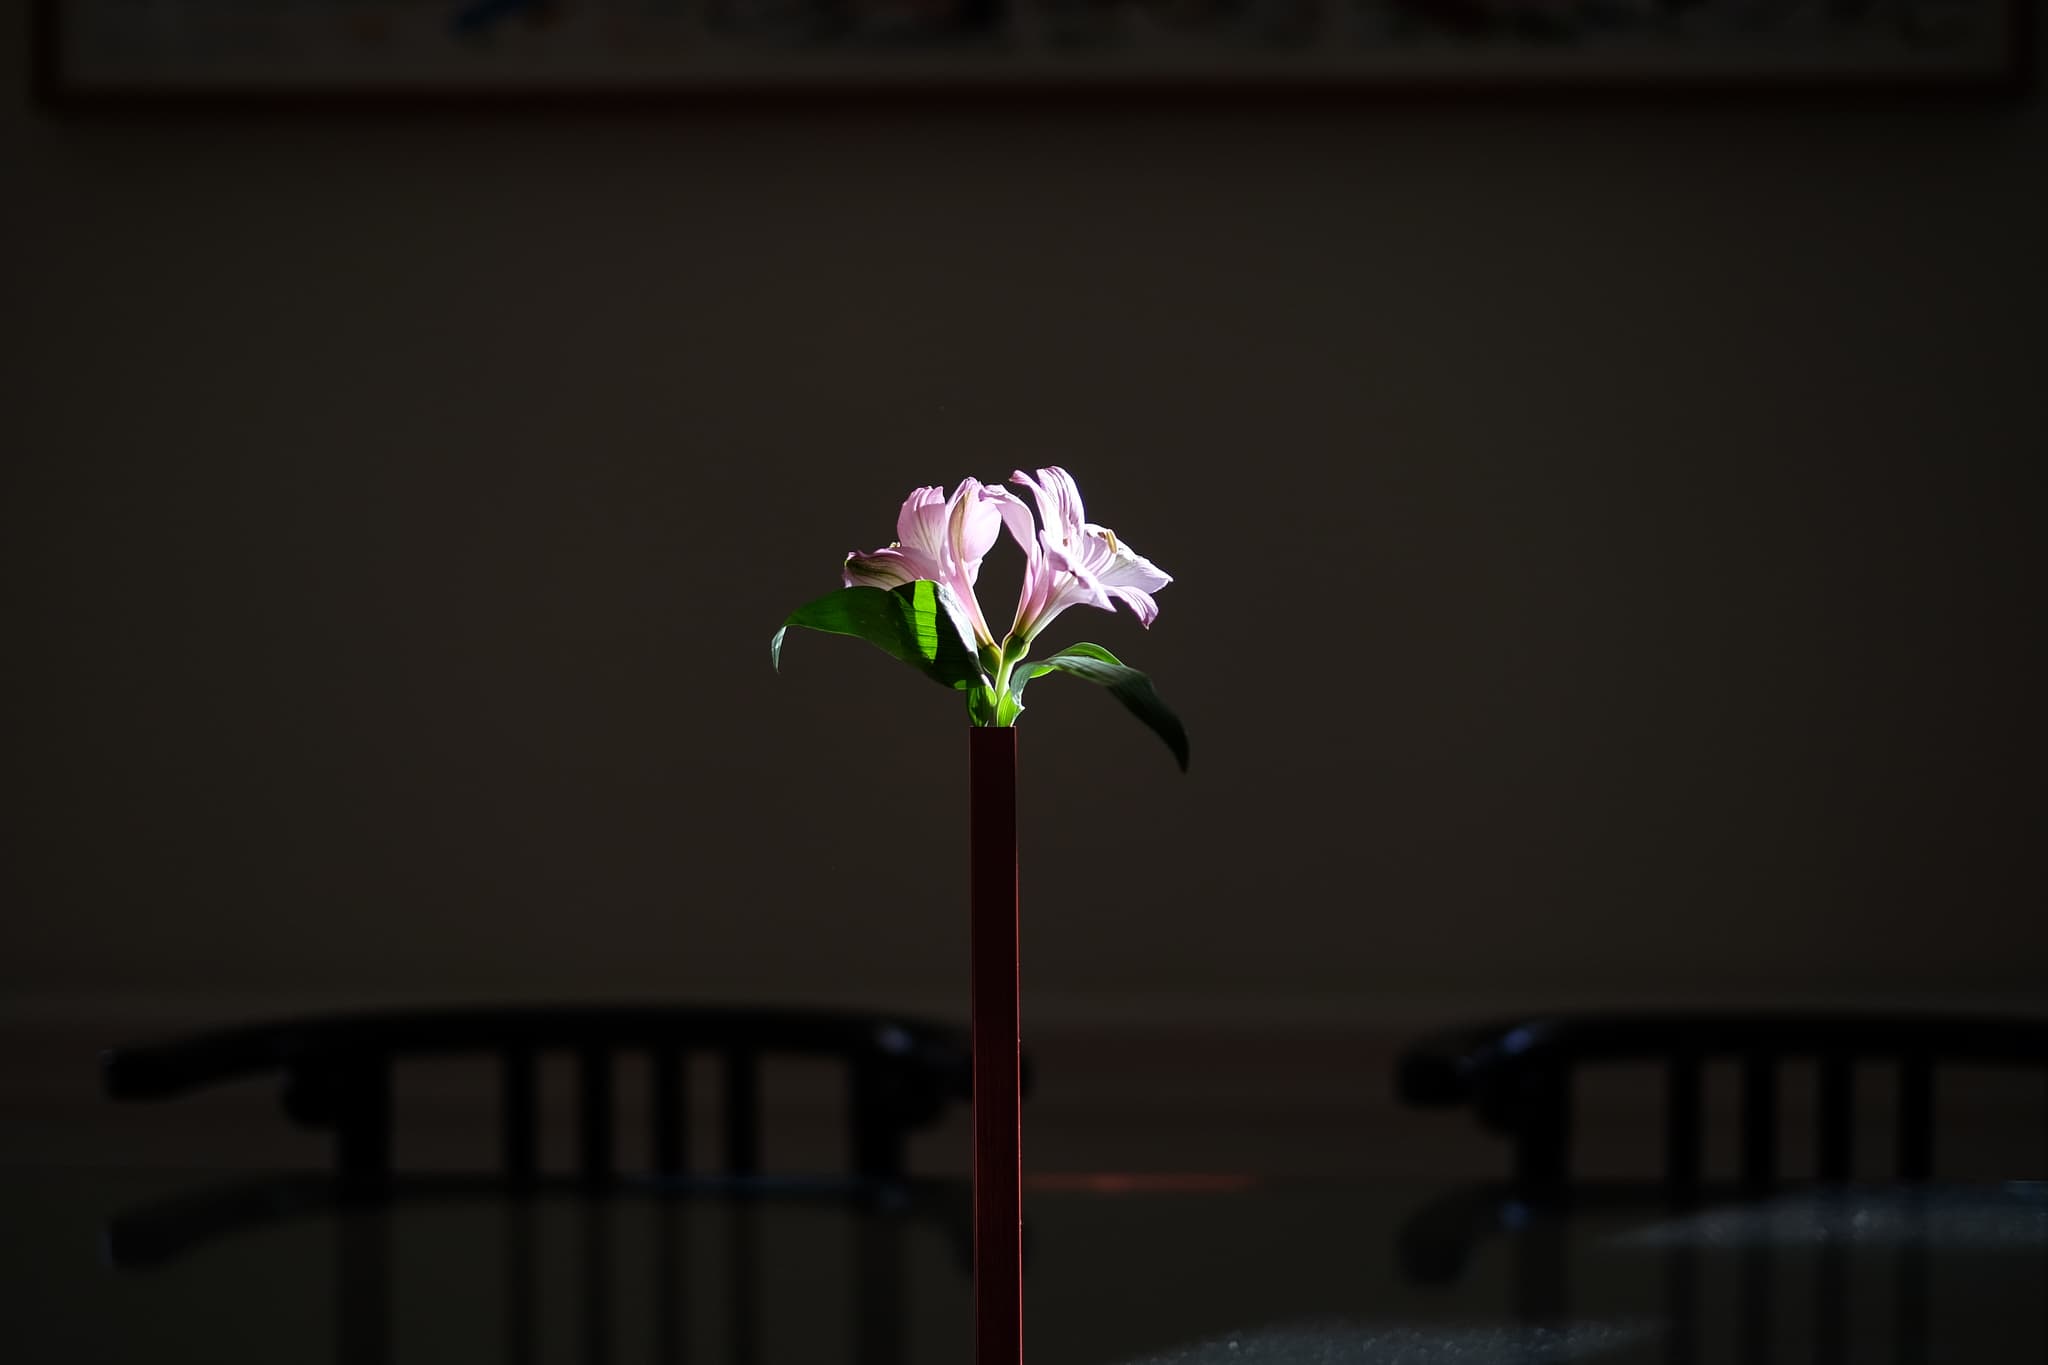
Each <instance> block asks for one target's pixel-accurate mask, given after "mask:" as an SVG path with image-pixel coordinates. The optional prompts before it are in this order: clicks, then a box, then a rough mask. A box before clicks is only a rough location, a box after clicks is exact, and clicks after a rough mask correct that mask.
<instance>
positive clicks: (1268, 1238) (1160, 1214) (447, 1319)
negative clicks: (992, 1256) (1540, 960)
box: [0, 1170, 2048, 1365]
mask: <svg viewBox="0 0 2048 1365" xmlns="http://www.w3.org/2000/svg"><path fill="white" fill-rule="evenodd" d="M0 1195H4V1200H5V1207H6V1208H8V1209H9V1210H10V1217H9V1219H8V1221H7V1224H6V1226H7V1233H6V1245H7V1247H8V1254H7V1257H6V1262H5V1269H6V1275H7V1282H8V1284H9V1287H10V1293H9V1296H8V1299H9V1308H8V1314H9V1318H10V1324H9V1333H8V1335H9V1339H10V1340H11V1341H14V1342H17V1343H19V1342H26V1343H28V1345H29V1348H30V1349H29V1350H28V1351H27V1353H26V1355H25V1356H23V1357H18V1358H25V1359H29V1360H40V1359H45V1358H49V1359H60V1358H61V1359H65V1360H95V1361H98V1360H105V1361H124V1360H148V1361H151V1362H163V1361H183V1360H195V1361H197V1360H205V1361H209V1362H223V1363H225V1365H232V1362H236V1361H240V1360H266V1361H269V1360H280V1359H289V1360H315V1361H319V1360H331V1361H336V1362H345V1363H347V1365H355V1363H357V1362H385V1361H405V1360H464V1361H497V1360H502V1361H508V1362H542V1361H584V1362H613V1361H617V1362H651V1361H658V1362H671V1361H675V1362H680V1361H691V1362H729V1363H730V1365H752V1363H753V1362H780V1361H792V1362H799V1361H800V1362H817V1363H818V1365H831V1363H833V1362H859V1363H860V1365H885V1363H887V1365H910V1363H911V1362H918V1363H922V1362H942V1361H943V1362H957V1361H959V1360H960V1359H961V1356H962V1353H963V1351H964V1350H965V1349H966V1344H967V1343H968V1342H969V1341H970V1340H971V1336H970V1323H969V1315H970V1312H971V1302H970V1298H969V1293H968V1290H969V1265H968V1257H969V1255H970V1243H969V1241H968V1239H967V1229H968V1227H969V1224H968V1221H967V1218H966V1211H967V1209H966V1202H965V1201H966V1191H965V1189H964V1187H962V1186H960V1185H958V1184H952V1183H913V1184H910V1185H908V1186H905V1187H904V1189H903V1190H902V1191H901V1193H900V1195H898V1196H894V1197H887V1198H875V1197H869V1196H859V1195H855V1194H852V1193H849V1192H847V1191H844V1190H840V1189H835V1188H833V1187H831V1186H829V1185H813V1186H797V1185H770V1184H759V1183H756V1184H751V1185H736V1184H731V1183H727V1184H723V1185H711V1184H703V1185H687V1186H686V1185H672V1186H666V1187H661V1186H652V1185H650V1186H639V1187H636V1186H630V1185H628V1186H621V1187H619V1188H617V1189H615V1190H613V1191H612V1192H610V1193H606V1194H592V1193H589V1192H587V1191H585V1190H581V1189H579V1188H578V1187H576V1186H574V1185H573V1184H564V1185H562V1186H560V1187H552V1186H547V1185H542V1186H541V1187H539V1188H537V1189H535V1190H533V1191H531V1192H529V1193H526V1194H523V1195H521V1196H518V1197H512V1196H508V1195H506V1194H505V1193H504V1192H503V1190H502V1189H494V1188H492V1187H491V1186H489V1185H486V1184H482V1183H475V1182H460V1181H449V1180H417V1181H402V1182H400V1183H399V1185H398V1186H397V1187H396V1188H395V1189H394V1191H393V1192H392V1194H391V1196H390V1197H389V1198H385V1199H378V1200H366V1199H362V1198H356V1197H349V1196H347V1195H346V1194H345V1193H344V1192H343V1191H342V1190H341V1189H340V1187H337V1186H335V1185H334V1184H332V1183H331V1182H329V1181H328V1180H326V1179H325V1178H305V1179H278V1180H270V1181H256V1182H250V1181H242V1182H233V1181H229V1182H224V1183H223V1182H219V1181H211V1180H208V1179H206V1178H205V1177H203V1176H191V1175H178V1174H174V1173H160V1172H159V1173H146V1172H137V1171H107V1170H99V1171H87V1170H74V1171H61V1170H40V1171H38V1170H9V1171H0ZM1026 1216H1027V1220H1028V1224H1029V1234H1030V1247H1029V1264H1028V1266H1027V1280H1028V1284H1029V1293H1028V1297H1027V1311H1028V1314H1029V1318H1028V1322H1027V1340H1028V1342H1029V1349H1030V1352H1031V1356H1032V1358H1033V1359H1034V1360H1037V1361H1043V1362H1062V1363H1064V1362H1072V1363H1073V1365H1090V1363H1091V1362H1094V1363H1096V1365H1127V1363H1135V1362H1147V1363H1148V1365H1167V1362H1173V1363H1174V1365H1200V1363H1201V1362H1208V1361H1219V1362H1220V1361H1231V1362H1244V1361H1254V1362H1274V1363H1276V1365H1277V1363H1278V1362H1304V1363H1306V1362H1325V1361H1346V1362H1354V1361H1355V1362H1379V1361H1395V1360H1400V1361H1404V1362H1409V1365H1426V1363H1427V1362H1439V1361H1441V1362H1450V1361H1457V1362H1462V1363H1464V1365H1489V1363H1490V1362H1509V1361H1513V1362H1547V1361H1578V1360H1600V1361H1659V1362H1723V1361H1725V1362H1742V1365H1752V1363H1753V1362H1792V1361H1816V1362H1835V1361H1841V1362H1851V1361H1854V1362H1864V1361H1874V1362H1900V1363H1904V1362H1922V1361H1924V1362H1933V1361H1971V1362H1978V1361H2006V1360H2011V1361H2029V1362H2035V1361H2040V1360H2043V1359H2044V1358H2048V1187H2043V1186H2040V1185H2032V1184H2013V1185H2004V1186H1986V1187H1967V1188H1958V1187H1934V1188H1930V1189H1925V1190H1920V1191H1903V1190H1898V1189H1878V1188H1871V1189H1859V1188H1826V1187H1823V1188H1817V1189H1810V1190H1805V1191H1793V1192H1787V1193H1784V1194H1782V1195H1778V1196H1774V1197H1770V1198H1766V1199H1747V1198H1743V1197H1741V1196H1739V1195H1736V1194H1733V1193H1730V1192H1716V1191H1705V1192H1703V1193H1702V1197H1701V1198H1699V1199H1698V1200H1697V1201H1696V1202H1693V1203H1691V1204H1689V1205H1688V1206H1686V1207H1673V1206H1671V1205H1670V1204H1668V1203H1666V1202H1664V1201H1663V1200H1662V1199H1661V1198H1660V1197H1657V1196H1654V1195H1653V1194H1651V1193H1650V1192H1647V1191H1631V1190H1628V1189H1625V1188H1618V1187H1610V1188H1606V1189H1589V1190H1587V1191H1584V1192H1583V1193H1582V1194H1581V1195H1579V1196H1578V1197H1575V1198H1574V1199H1573V1200H1571V1201H1569V1202H1566V1203H1561V1204H1558V1205H1556V1206H1551V1207H1545V1208H1535V1207H1530V1206H1527V1205H1522V1204H1518V1203H1516V1202H1515V1201H1514V1200H1513V1199H1511V1198H1506V1197H1502V1196H1501V1193H1500V1192H1499V1191H1497V1190H1496V1191H1489V1190H1482V1189H1467V1190H1463V1191H1444V1190H1431V1189H1427V1188H1403V1187H1400V1186H1393V1185H1384V1184H1379V1185H1374V1184H1355V1185H1309V1184H1290V1183H1288V1182H1285V1181H1263V1180H1252V1179H1248V1178H1242V1177H1229V1176H1208V1177H1186V1176H1182V1177H1172V1176H1165V1177H1160V1176H1153V1177H1113V1176H1082V1177H1067V1178H1046V1179H1042V1180H1040V1181H1039V1182H1037V1184H1036V1185H1035V1187H1034V1188H1032V1190H1031V1191H1030V1193H1029V1195H1028V1198H1027V1211H1026ZM96 1242H97V1243H98V1246H97V1248H95V1243H96Z"/></svg>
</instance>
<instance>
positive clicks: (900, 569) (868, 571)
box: [839, 547, 923, 588]
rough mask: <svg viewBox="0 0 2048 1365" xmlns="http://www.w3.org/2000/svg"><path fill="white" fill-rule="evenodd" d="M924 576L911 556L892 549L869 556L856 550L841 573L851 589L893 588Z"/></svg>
mask: <svg viewBox="0 0 2048 1365" xmlns="http://www.w3.org/2000/svg"><path fill="white" fill-rule="evenodd" d="M922 576H923V575H921V574H919V573H918V572H917V570H916V566H915V565H913V564H912V563H911V559H910V556H908V555H906V554H904V553H903V551H901V550H899V549H895V548H893V547H892V548H890V549H886V550H877V551H875V552H874V553H873V554H866V555H864V554H862V553H861V552H860V551H858V550H855V551H854V552H853V553H852V554H850V555H848V556H847V557H846V563H845V564H844V565H842V566H841V567H840V571H839V577H840V579H841V581H842V582H843V583H844V584H845V585H846V586H847V587H849V588H862V587H866V588H894V587H898V586H900V585H902V584H904V583H909V582H912V581H914V580H916V579H918V578H920V577H922Z"/></svg>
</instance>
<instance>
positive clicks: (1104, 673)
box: [1010, 644, 1188, 772]
mask: <svg viewBox="0 0 2048 1365" xmlns="http://www.w3.org/2000/svg"><path fill="white" fill-rule="evenodd" d="M1053 672H1059V673H1069V674H1072V675H1073V676H1074V677H1076V678H1085V679H1087V680H1088V681H1089V682H1092V683H1095V684H1098V685H1099V686H1102V687H1107V688H1108V689H1109V694H1110V695H1111V696H1113V697H1115V698H1116V699H1117V700H1118V701H1120V702H1122V703H1123V704H1124V709H1125V710H1127V711H1129V712H1130V713H1131V714H1132V715H1134V716H1136V717H1137V718H1138V719H1139V720H1140V721H1142V722H1143V723H1144V724H1145V727H1146V728H1147V729H1149V730H1151V731H1152V733H1153V734H1155V735H1157V736H1159V738H1160V739H1161V741H1163V742H1164V743H1165V745H1166V747H1167V748H1168V749H1171V750H1172V751H1173V756H1174V758H1175V760H1177V761H1178V762H1179V763H1180V770H1181V771H1182V772H1186V771H1187V770H1188V732H1187V729H1186V727H1184V726H1183V725H1182V724H1181V723H1180V717H1179V716H1176V715H1175V714H1174V713H1173V710H1172V708H1171V707H1169V706H1168V705H1167V704H1166V703H1165V702H1164V701H1162V700H1161V699H1160V696H1159V692H1158V690H1157V689H1156V688H1154V687H1153V686H1152V680H1151V679H1150V678H1148V677H1146V676H1145V675H1144V674H1143V673H1140V672H1139V671H1138V670H1137V669H1135V668H1130V667H1127V666H1126V665H1125V664H1124V662H1123V660H1121V659H1119V658H1117V657H1116V655H1114V654H1112V653H1110V652H1109V651H1108V650H1106V649H1104V648H1103V647H1102V646H1101V645H1091V644H1075V645H1068V646H1067V647H1066V648H1065V649H1062V650H1060V651H1059V652H1058V653H1057V654H1052V655H1048V656H1047V657H1046V658H1043V659H1040V660H1038V661H1037V662H1035V663H1029V664H1023V665H1021V666H1019V667H1018V669H1017V670H1016V671H1015V672H1014V673H1012V674H1011V675H1010V700H1011V703H1012V705H1013V706H1014V707H1015V709H1016V710H1018V711H1022V710H1023V709H1024V684H1026V683H1028V682H1030V681H1031V680H1032V679H1033V678H1036V677H1039V676H1040V675H1042V674H1046V673H1053Z"/></svg>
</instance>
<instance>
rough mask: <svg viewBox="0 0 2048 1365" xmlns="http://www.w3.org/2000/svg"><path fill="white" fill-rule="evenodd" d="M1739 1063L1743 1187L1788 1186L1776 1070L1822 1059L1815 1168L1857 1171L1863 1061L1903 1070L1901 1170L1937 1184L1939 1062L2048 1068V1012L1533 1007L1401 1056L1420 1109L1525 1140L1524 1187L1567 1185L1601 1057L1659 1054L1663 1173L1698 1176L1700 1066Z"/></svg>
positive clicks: (1691, 1184) (1670, 1179)
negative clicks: (1579, 1085) (1576, 1098)
mask: <svg viewBox="0 0 2048 1365" xmlns="http://www.w3.org/2000/svg"><path fill="white" fill-rule="evenodd" d="M1724 1058H1732V1059H1735V1060H1736V1061H1737V1062H1738V1063H1739V1065H1740V1066H1741V1071H1742V1183H1743V1185H1744V1186H1745V1187H1746V1188H1748V1189H1751V1190H1765V1189H1769V1188H1772V1187H1773V1186H1775V1185H1776V1184H1777V1183H1778V1179H1779V1175H1778V1159H1777V1142H1778V1127H1779V1124H1778V1089H1779V1084H1778V1071H1779V1067H1780V1065H1781V1063H1783V1062H1785V1061H1787V1060H1795V1059H1812V1060H1813V1061H1814V1062H1815V1063H1816V1064H1817V1076H1818V1085H1817V1099H1818V1104H1817V1113H1816V1117H1817V1123H1818V1132H1817V1134H1816V1148H1815V1150H1816V1160H1815V1168H1816V1175H1817V1176H1818V1178H1819V1179H1820V1180H1822V1181H1828V1182H1841V1181H1846V1180H1847V1179H1848V1178H1849V1175H1850V1170H1851V1160H1852V1148H1853V1145H1854V1132H1855V1124H1854V1105H1855V1087H1854V1079H1855V1072H1854V1069H1853V1068H1854V1067H1855V1066H1856V1065H1857V1064H1858V1063H1862V1062H1889V1063H1891V1064H1894V1065H1896V1066H1897V1067H1898V1074H1899V1099H1898V1174H1899V1179H1900V1180H1902V1181H1907V1182H1919V1181H1925V1180H1928V1179H1930V1178H1931V1177H1932V1174H1933V1169H1934V1113H1935V1107H1934V1085H1935V1068H1936V1067H1937V1066H1938V1065H1940V1064H1944V1063H1971V1064H1980V1065H1986V1064H1988V1065H2003V1066H2029V1067H2039V1068H2043V1069H2044V1070H2048V1019H2037V1018H2027V1017H2011V1016H1995V1015H1927V1014H1918V1015H1915V1014H1900V1015H1883V1014H1821V1013H1800V1014H1749V1013H1730V1014H1711V1013H1687V1014H1676V1013H1673V1014H1581V1015H1572V1014H1557V1015H1532V1016H1529V1017H1526V1018H1522V1019H1513V1020H1508V1021H1505V1022H1501V1023H1494V1024H1487V1025H1482V1026H1479V1027H1475V1028H1468V1029H1459V1030H1455V1031H1453V1032H1449V1033H1444V1034H1440V1035H1437V1036H1434V1037H1431V1038H1427V1039H1424V1040H1422V1041H1420V1042H1418V1043H1416V1044H1415V1045H1414V1046H1412V1047H1410V1048H1409V1049H1408V1050H1407V1051H1406V1052H1405V1053H1404V1054H1403V1056H1402V1058H1401V1061H1400V1065H1399V1068H1398V1071H1397V1076H1396V1084H1397V1089H1398V1091H1399V1093H1400V1096H1401V1098H1402V1099H1403V1100H1405V1101H1406V1102H1408V1103H1409V1104H1414V1105H1420V1106H1431V1107H1469V1108H1471V1109H1472V1110H1473V1111H1474V1112H1475V1113H1476V1114H1477V1116H1478V1117H1479V1120H1480V1122H1481V1123H1482V1124H1483V1125H1485V1126H1486V1127H1487V1128H1489V1129H1490V1130H1492V1131H1494V1132H1498V1133H1502V1134H1505V1135H1507V1136H1509V1137H1510V1138H1511V1139H1512V1140H1513V1142H1514V1144H1515V1182H1516V1184H1517V1186H1518V1187H1519V1188H1520V1189H1521V1190H1522V1191H1523V1192H1525V1193H1530V1194H1541V1193H1545V1192H1551V1191H1555V1190H1558V1189H1561V1188H1562V1187H1564V1185H1565V1184H1566V1183H1567V1181H1568V1179H1569V1172H1570V1148H1571V1081H1572V1072H1573V1070H1574V1069H1575V1068H1577V1067H1579V1066H1581V1065H1583V1064H1586V1063H1591V1062H1626V1061H1637V1062H1661V1063H1662V1064H1663V1065H1664V1067H1665V1068H1666V1076H1667V1090H1666V1105H1665V1124H1664V1181H1665V1183H1666V1185H1667V1186H1669V1187H1670V1188H1672V1189H1673V1190H1676V1191H1684V1190H1689V1189H1695V1188H1697V1187H1698V1185H1699V1182H1700V1165H1701V1161H1700V1155H1701V1145H1702V1144H1701V1133H1702V1128H1703V1126H1704V1122H1703V1120H1704V1104H1703V1094H1702V1090H1703V1086H1702V1075H1703V1073H1702V1068H1703V1066H1704V1065H1705V1063H1707V1062H1708V1061H1710V1060H1716V1059H1724Z"/></svg>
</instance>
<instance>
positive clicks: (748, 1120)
mask: <svg viewBox="0 0 2048 1365" xmlns="http://www.w3.org/2000/svg"><path fill="white" fill-rule="evenodd" d="M760 1104H761V1066H760V1058H759V1057H758V1056H757V1055H756V1054H755V1053H754V1052H753V1051H752V1050H751V1049H744V1048H734V1049H733V1050H731V1051H729V1052H727V1053H726V1054H725V1167H726V1169H727V1170H728V1171H730V1172H731V1173H732V1174H733V1175H736V1176H751V1175H758V1174H760V1171H761V1123H760V1114H759V1109H760Z"/></svg>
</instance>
